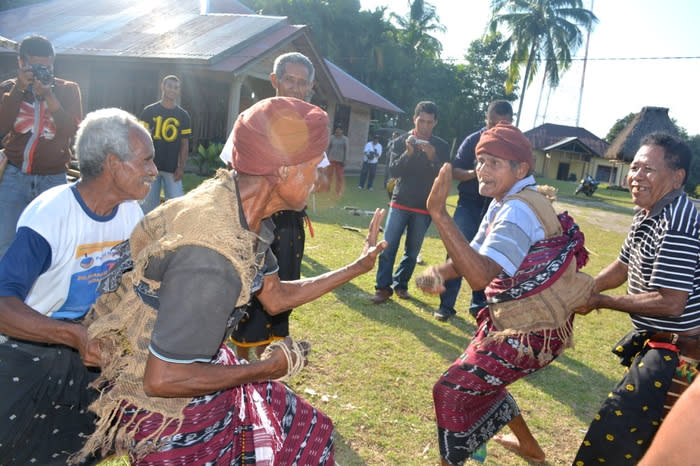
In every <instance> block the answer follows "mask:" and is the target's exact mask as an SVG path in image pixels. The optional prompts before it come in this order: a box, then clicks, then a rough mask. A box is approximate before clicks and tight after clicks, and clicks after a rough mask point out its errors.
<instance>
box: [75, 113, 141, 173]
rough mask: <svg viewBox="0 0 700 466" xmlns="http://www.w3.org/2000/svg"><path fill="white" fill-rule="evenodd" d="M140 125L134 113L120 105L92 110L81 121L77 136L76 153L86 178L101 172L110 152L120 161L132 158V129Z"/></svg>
mask: <svg viewBox="0 0 700 466" xmlns="http://www.w3.org/2000/svg"><path fill="white" fill-rule="evenodd" d="M131 128H137V129H138V128H141V129H143V130H144V131H145V128H143V126H141V124H140V123H139V121H138V120H137V119H136V117H135V116H134V115H132V114H131V113H129V112H126V111H124V110H121V109H118V108H103V109H100V110H95V111H94V112H90V113H88V114H87V115H86V116H85V119H83V121H82V122H81V123H80V126H79V127H78V132H77V134H76V137H75V153H76V155H77V156H78V162H79V163H80V176H81V177H82V178H83V179H90V178H95V177H97V176H99V175H101V174H102V167H103V164H104V161H105V159H106V158H107V156H108V155H109V154H114V155H116V156H117V157H118V158H119V160H122V161H124V160H128V159H129V158H131V156H132V153H131V147H130V145H129V131H130V129H131Z"/></svg>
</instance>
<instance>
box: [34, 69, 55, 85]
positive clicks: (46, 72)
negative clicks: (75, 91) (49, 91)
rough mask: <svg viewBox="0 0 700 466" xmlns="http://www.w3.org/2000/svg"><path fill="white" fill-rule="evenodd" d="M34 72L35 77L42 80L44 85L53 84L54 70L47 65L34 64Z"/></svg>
mask: <svg viewBox="0 0 700 466" xmlns="http://www.w3.org/2000/svg"><path fill="white" fill-rule="evenodd" d="M32 74H33V75H34V79H36V80H37V81H40V82H41V84H43V85H44V86H49V85H51V84H53V81H54V76H53V71H52V70H51V68H49V67H48V66H46V65H32Z"/></svg>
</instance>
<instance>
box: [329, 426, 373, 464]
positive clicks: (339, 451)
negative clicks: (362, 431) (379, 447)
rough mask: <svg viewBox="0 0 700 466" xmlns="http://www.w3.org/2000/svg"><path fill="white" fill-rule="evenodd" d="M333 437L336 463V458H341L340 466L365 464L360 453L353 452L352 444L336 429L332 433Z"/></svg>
mask: <svg viewBox="0 0 700 466" xmlns="http://www.w3.org/2000/svg"><path fill="white" fill-rule="evenodd" d="M334 435H335V436H334V439H335V458H336V463H335V464H339V463H337V460H338V458H343V465H342V466H360V465H364V464H366V462H365V460H363V459H362V457H361V456H360V455H358V454H357V453H355V450H353V449H352V446H350V445H349V444H348V443H347V442H346V441H345V439H344V438H343V436H342V435H340V432H338V430H337V429H336V430H335V434H334Z"/></svg>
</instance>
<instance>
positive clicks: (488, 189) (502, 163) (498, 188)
mask: <svg viewBox="0 0 700 466" xmlns="http://www.w3.org/2000/svg"><path fill="white" fill-rule="evenodd" d="M528 169H529V167H528V165H527V164H526V163H520V164H519V165H518V168H517V169H515V170H513V167H512V166H511V164H510V161H508V160H506V159H502V158H500V157H496V156H495V155H491V154H486V153H482V154H479V155H477V156H476V176H477V178H478V179H479V194H481V195H482V196H486V197H492V198H494V199H496V200H497V201H499V202H500V201H501V200H503V198H504V197H505V195H506V194H508V191H510V188H512V187H513V185H515V183H517V182H518V181H520V180H522V179H523V178H525V176H527V172H528Z"/></svg>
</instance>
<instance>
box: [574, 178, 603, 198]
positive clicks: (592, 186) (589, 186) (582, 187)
mask: <svg viewBox="0 0 700 466" xmlns="http://www.w3.org/2000/svg"><path fill="white" fill-rule="evenodd" d="M599 184H600V181H598V180H596V179H595V178H593V177H592V176H591V175H586V177H585V178H584V179H582V180H581V183H579V185H578V187H577V188H576V191H574V194H578V193H580V192H583V194H585V195H586V196H592V195H593V193H594V192H595V190H596V189H598V185H599Z"/></svg>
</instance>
